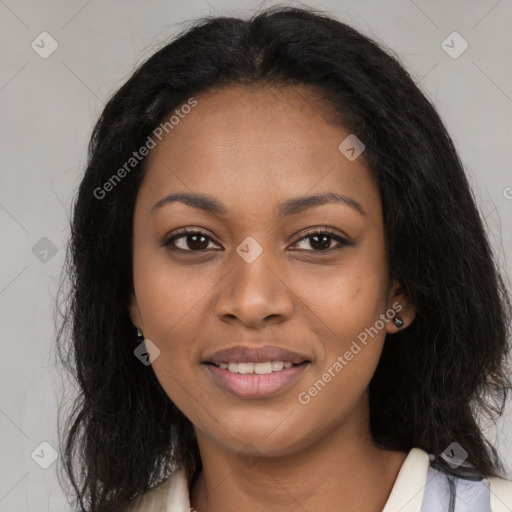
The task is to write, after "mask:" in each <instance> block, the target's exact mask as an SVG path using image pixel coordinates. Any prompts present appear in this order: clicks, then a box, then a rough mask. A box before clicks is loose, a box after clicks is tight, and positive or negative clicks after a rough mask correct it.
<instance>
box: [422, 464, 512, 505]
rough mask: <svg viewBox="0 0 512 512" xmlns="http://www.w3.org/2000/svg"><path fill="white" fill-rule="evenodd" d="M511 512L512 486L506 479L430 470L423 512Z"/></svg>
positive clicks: (432, 468) (431, 468) (430, 468)
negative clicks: (461, 511)
mask: <svg viewBox="0 0 512 512" xmlns="http://www.w3.org/2000/svg"><path fill="white" fill-rule="evenodd" d="M460 507H463V508H462V510H466V511H475V512H511V511H512V482H511V481H509V480H506V479H504V478H497V477H494V478H471V477H467V478H466V477H461V476H455V475H451V474H447V473H445V472H443V471H439V470H438V469H436V468H434V467H432V466H430V467H429V469H428V476H427V482H426V486H425V495H424V501H423V506H422V508H421V512H432V511H437V510H459V508H460Z"/></svg>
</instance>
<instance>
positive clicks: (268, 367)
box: [254, 361, 272, 375]
mask: <svg viewBox="0 0 512 512" xmlns="http://www.w3.org/2000/svg"><path fill="white" fill-rule="evenodd" d="M254 373H257V374H258V375H264V374H265V373H272V361H267V362H265V363H256V364H255V365H254Z"/></svg>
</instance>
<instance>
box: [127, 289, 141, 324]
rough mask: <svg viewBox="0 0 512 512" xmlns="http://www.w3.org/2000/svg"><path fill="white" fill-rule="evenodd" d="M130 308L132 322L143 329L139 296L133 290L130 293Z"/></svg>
mask: <svg viewBox="0 0 512 512" xmlns="http://www.w3.org/2000/svg"><path fill="white" fill-rule="evenodd" d="M128 309H129V312H130V318H131V319H132V324H133V325H134V326H135V327H137V328H138V329H141V330H142V315H141V314H140V309H139V304H138V303H137V298H136V297H135V293H133V292H132V293H131V294H130V303H129V306H128Z"/></svg>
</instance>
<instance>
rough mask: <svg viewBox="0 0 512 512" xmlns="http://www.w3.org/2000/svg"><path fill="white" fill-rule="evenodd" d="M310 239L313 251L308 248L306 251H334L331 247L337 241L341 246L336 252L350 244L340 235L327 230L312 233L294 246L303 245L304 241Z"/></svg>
mask: <svg viewBox="0 0 512 512" xmlns="http://www.w3.org/2000/svg"><path fill="white" fill-rule="evenodd" d="M308 239H309V242H308V243H309V247H311V249H308V248H306V250H312V251H313V252H327V251H329V250H331V249H333V247H331V244H332V242H333V241H336V242H338V244H339V246H338V247H335V248H334V250H336V249H339V248H340V247H342V246H344V245H348V242H347V241H346V240H345V239H344V238H342V237H341V236H340V235H338V234H336V233H333V232H332V231H327V230H317V231H311V232H309V233H308V234H307V235H306V236H303V237H302V238H300V239H299V240H297V241H296V242H295V243H294V245H297V244H299V243H302V242H303V241H304V240H308ZM300 250H302V249H300Z"/></svg>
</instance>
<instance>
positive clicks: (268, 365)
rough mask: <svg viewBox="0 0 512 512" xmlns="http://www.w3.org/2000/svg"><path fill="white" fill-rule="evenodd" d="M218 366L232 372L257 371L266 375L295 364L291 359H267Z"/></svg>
mask: <svg viewBox="0 0 512 512" xmlns="http://www.w3.org/2000/svg"><path fill="white" fill-rule="evenodd" d="M218 366H219V368H221V369H223V370H229V371H230V372H232V373H241V374H248V373H255V374H256V375H265V374H268V373H272V372H279V371H281V370H282V369H283V368H291V367H292V366H293V364H292V363H291V362H290V361H286V362H285V361H265V362H263V363H219V365H218Z"/></svg>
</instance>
